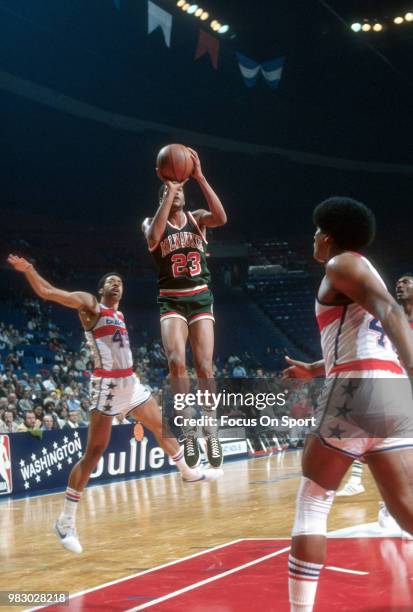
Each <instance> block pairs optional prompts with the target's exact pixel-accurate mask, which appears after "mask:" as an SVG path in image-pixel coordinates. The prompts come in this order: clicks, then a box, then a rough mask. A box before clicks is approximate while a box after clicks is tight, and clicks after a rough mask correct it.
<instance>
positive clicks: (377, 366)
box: [316, 257, 404, 377]
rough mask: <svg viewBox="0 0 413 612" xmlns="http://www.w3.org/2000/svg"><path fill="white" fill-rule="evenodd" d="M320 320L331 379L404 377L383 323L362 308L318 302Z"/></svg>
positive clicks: (328, 373)
mask: <svg viewBox="0 0 413 612" xmlns="http://www.w3.org/2000/svg"><path fill="white" fill-rule="evenodd" d="M363 261H365V262H366V264H367V265H368V266H369V268H370V270H371V271H372V272H373V274H374V275H375V276H376V277H377V278H378V279H379V280H380V281H381V282H382V283H383V285H384V281H383V280H382V278H381V277H380V275H379V273H378V272H377V270H376V269H375V268H374V267H373V266H372V264H371V263H370V262H369V261H368V260H367V259H366V258H365V257H363ZM316 317H317V323H318V327H319V329H320V334H321V348H322V351H323V357H324V361H325V369H326V376H327V377H329V376H335V375H337V374H341V373H352V375H353V376H363V375H364V374H365V375H367V372H370V373H371V372H373V371H377V372H380V371H381V372H383V376H386V375H389V373H390V375H403V374H404V370H403V368H402V367H401V365H400V362H399V359H398V356H397V353H396V351H395V349H394V347H393V346H392V343H391V342H390V340H389V339H388V338H387V336H386V334H385V333H384V330H383V328H382V327H381V324H380V321H378V320H377V319H375V318H374V317H373V316H372V315H371V314H370V313H368V312H367V311H366V310H365V309H364V308H362V307H361V306H359V305H358V304H355V303H350V304H347V305H344V306H332V305H327V304H323V303H320V302H319V301H318V300H317V301H316ZM356 372H357V373H358V374H355V373H356ZM370 375H371V374H370Z"/></svg>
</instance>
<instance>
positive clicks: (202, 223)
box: [142, 149, 227, 468]
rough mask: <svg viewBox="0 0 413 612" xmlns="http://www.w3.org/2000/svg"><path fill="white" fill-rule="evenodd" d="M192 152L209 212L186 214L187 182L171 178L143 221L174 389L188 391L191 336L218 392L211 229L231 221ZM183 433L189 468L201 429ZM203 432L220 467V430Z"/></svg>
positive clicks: (202, 373) (202, 378) (206, 379)
mask: <svg viewBox="0 0 413 612" xmlns="http://www.w3.org/2000/svg"><path fill="white" fill-rule="evenodd" d="M189 152H190V155H191V158H192V161H193V172H192V175H191V176H192V178H193V179H195V180H196V181H197V182H198V185H199V186H200V188H201V191H202V193H203V195H204V196H205V199H206V201H207V204H208V207H209V210H205V209H198V210H195V211H193V212H190V211H187V212H185V195H184V190H183V186H184V182H181V183H179V182H173V181H169V180H166V181H165V182H164V185H163V186H162V187H161V190H160V202H159V207H158V209H157V211H156V213H155V216H154V217H153V218H147V219H145V220H144V222H143V225H142V229H143V232H144V234H145V237H146V240H147V243H148V247H149V250H150V252H151V253H152V255H153V257H154V259H155V262H156V265H157V268H158V272H159V281H158V286H159V297H158V304H159V307H160V318H161V334H162V341H163V346H164V349H165V353H166V357H167V359H168V366H169V373H170V377H171V386H172V390H173V391H174V392H175V393H176V392H179V393H186V392H188V391H189V379H188V373H187V369H186V360H185V350H186V345H187V342H188V339H189V340H190V343H191V347H192V356H193V362H194V367H195V371H196V374H197V378H198V386H199V388H200V389H204V390H205V389H208V390H210V389H211V387H212V390H213V376H214V375H213V366H212V359H213V351H214V315H213V296H212V292H211V290H210V288H209V281H210V273H209V270H208V265H207V260H206V245H207V240H206V229H207V228H212V227H220V226H221V225H224V224H225V223H226V221H227V216H226V214H225V210H224V207H223V206H222V203H221V201H220V199H219V197H218V196H217V194H216V193H215V191H214V190H213V189H212V187H211V186H210V184H209V183H208V181H207V180H206V178H205V176H204V175H203V172H202V168H201V162H200V160H199V157H198V154H197V153H196V152H195V151H194V150H193V149H189ZM157 171H158V175H159V176H160V178H161V179H162V175H161V174H160V172H159V169H157ZM162 180H163V179H162ZM204 408H205V407H204ZM184 434H185V440H184V449H185V460H186V462H187V464H188V466H190V467H195V466H196V465H198V464H199V461H200V454H199V445H198V440H197V434H196V430H195V429H193V428H184ZM204 434H205V435H206V445H207V456H208V461H209V463H210V465H211V466H212V467H214V468H219V467H221V465H222V460H223V459H222V448H221V444H220V442H219V439H218V436H217V433H216V431H215V430H214V429H210V430H206V429H205V428H204Z"/></svg>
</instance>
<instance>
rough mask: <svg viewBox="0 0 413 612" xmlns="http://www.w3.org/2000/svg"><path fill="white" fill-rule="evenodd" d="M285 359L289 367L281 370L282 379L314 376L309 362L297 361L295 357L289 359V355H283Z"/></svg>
mask: <svg viewBox="0 0 413 612" xmlns="http://www.w3.org/2000/svg"><path fill="white" fill-rule="evenodd" d="M285 360H286V362H287V363H288V364H290V367H289V368H286V369H285V370H283V371H282V373H281V378H282V379H284V380H285V379H287V378H301V379H303V378H314V373H313V370H312V367H311V363H305V362H304V361H297V360H296V359H291V357H288V356H287V355H286V356H285Z"/></svg>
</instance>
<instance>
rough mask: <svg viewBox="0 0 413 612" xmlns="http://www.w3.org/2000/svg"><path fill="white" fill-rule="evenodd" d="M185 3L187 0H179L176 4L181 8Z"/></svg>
mask: <svg viewBox="0 0 413 612" xmlns="http://www.w3.org/2000/svg"><path fill="white" fill-rule="evenodd" d="M184 4H185V0H178V2H177V3H176V6H179V8H182V7H183V5H184Z"/></svg>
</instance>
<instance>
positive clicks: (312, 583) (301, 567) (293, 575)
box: [288, 554, 323, 612]
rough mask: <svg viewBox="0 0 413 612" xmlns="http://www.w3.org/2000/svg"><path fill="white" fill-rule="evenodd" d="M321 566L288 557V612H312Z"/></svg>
mask: <svg viewBox="0 0 413 612" xmlns="http://www.w3.org/2000/svg"><path fill="white" fill-rule="evenodd" d="M322 567H323V566H322V565H320V564H318V563H310V562H308V561H301V560H300V559H296V558H295V557H293V556H292V555H291V554H290V555H289V557H288V589H289V593H290V606H291V607H290V612H312V610H313V606H314V601H315V595H316V592H317V586H318V579H319V578H320V572H321V569H322Z"/></svg>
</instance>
